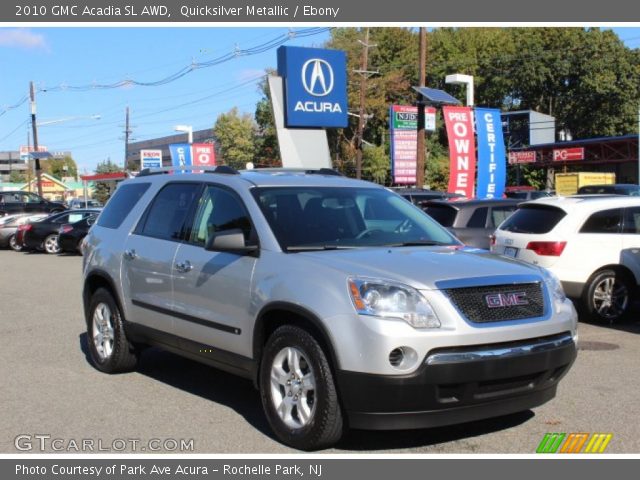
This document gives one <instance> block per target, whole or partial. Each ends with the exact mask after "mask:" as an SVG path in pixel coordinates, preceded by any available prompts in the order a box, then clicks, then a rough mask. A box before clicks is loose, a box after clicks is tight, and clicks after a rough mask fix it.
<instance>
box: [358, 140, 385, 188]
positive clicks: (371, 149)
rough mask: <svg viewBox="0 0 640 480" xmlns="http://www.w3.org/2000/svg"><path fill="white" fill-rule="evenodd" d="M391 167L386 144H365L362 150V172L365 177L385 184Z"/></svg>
mask: <svg viewBox="0 0 640 480" xmlns="http://www.w3.org/2000/svg"><path fill="white" fill-rule="evenodd" d="M389 168H390V162H389V155H388V154H387V152H386V151H385V148H384V145H382V146H379V147H375V146H368V145H365V147H364V149H363V151H362V173H363V174H364V175H363V177H364V178H365V179H367V180H372V181H374V182H376V183H379V184H381V185H384V184H385V182H386V180H387V176H388V174H389Z"/></svg>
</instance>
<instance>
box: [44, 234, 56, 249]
mask: <svg viewBox="0 0 640 480" xmlns="http://www.w3.org/2000/svg"><path fill="white" fill-rule="evenodd" d="M42 245H43V246H44V251H45V252H47V253H49V254H53V253H60V245H59V244H58V235H55V234H51V235H48V236H47V238H45V239H44V242H43V244H42Z"/></svg>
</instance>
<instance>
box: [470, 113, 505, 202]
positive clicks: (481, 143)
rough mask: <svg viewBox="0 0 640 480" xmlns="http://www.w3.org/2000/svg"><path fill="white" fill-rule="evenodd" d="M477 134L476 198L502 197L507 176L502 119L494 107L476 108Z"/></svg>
mask: <svg viewBox="0 0 640 480" xmlns="http://www.w3.org/2000/svg"><path fill="white" fill-rule="evenodd" d="M475 117H476V132H477V134H478V189H477V192H476V197H477V198H502V195H503V194H504V187H505V182H506V177H507V165H506V161H505V148H504V137H503V136H502V119H501V118H500V110H498V109H496V108H476V109H475Z"/></svg>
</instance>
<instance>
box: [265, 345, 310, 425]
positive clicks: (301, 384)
mask: <svg viewBox="0 0 640 480" xmlns="http://www.w3.org/2000/svg"><path fill="white" fill-rule="evenodd" d="M315 394H316V379H315V376H314V375H313V371H312V370H311V367H310V365H309V363H308V362H307V359H306V358H305V357H304V354H303V353H302V352H301V351H300V350H298V349H297V348H294V347H286V348H283V349H282V350H280V351H279V352H278V354H277V355H276V356H275V358H274V359H273V364H272V365H271V401H272V402H273V406H274V408H275V411H276V412H277V414H278V416H279V417H280V419H281V420H282V421H283V422H284V424H285V425H286V426H287V427H289V428H293V429H298V428H302V427H304V426H305V425H307V424H308V423H309V422H310V421H311V419H312V418H313V415H314V413H315V409H316V401H315V400H316V398H315V397H316V395H315Z"/></svg>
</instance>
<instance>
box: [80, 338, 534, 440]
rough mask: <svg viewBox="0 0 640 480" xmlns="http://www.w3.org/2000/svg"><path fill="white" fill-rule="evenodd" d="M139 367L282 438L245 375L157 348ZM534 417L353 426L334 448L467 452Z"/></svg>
mask: <svg viewBox="0 0 640 480" xmlns="http://www.w3.org/2000/svg"><path fill="white" fill-rule="evenodd" d="M79 341H80V348H81V349H82V352H83V353H84V355H85V358H86V360H87V362H88V363H90V364H91V363H92V362H91V358H90V356H89V355H90V354H89V348H88V344H87V334H86V333H82V334H80V335H79ZM136 372H137V373H139V374H142V375H146V376H147V377H150V378H153V379H154V380H158V381H160V382H163V383H165V384H167V385H170V386H172V387H175V388H179V389H180V390H183V391H185V392H187V393H190V394H192V395H198V396H199V397H202V398H205V399H207V400H210V401H212V402H215V403H218V404H220V405H224V406H226V407H228V408H230V409H232V410H234V411H235V412H237V413H238V414H239V415H241V416H242V417H243V418H244V419H245V420H246V421H247V422H248V423H249V424H250V425H251V426H252V427H254V428H255V429H256V430H258V431H259V432H260V433H262V434H264V435H265V436H267V437H269V438H271V439H272V440H274V441H276V442H277V441H278V440H277V439H276V437H275V436H274V435H273V433H272V431H271V427H270V426H269V424H268V422H267V420H266V418H265V416H264V413H263V411H262V403H261V400H260V394H259V393H258V391H257V390H256V389H255V388H254V387H253V384H252V383H251V382H250V381H248V380H246V379H243V378H240V377H238V376H236V375H232V374H230V373H226V372H223V371H221V370H217V369H216V368H213V367H209V366H207V365H204V364H201V363H198V362H196V361H192V360H189V359H186V358H183V357H181V356H179V355H175V354H173V353H171V352H167V351H164V350H161V349H159V348H148V349H146V350H144V352H143V353H142V355H141V356H140V361H139V363H138V367H137V369H136ZM533 417H534V413H533V412H532V411H531V410H527V411H524V412H519V413H516V414H513V415H507V416H503V417H498V418H493V419H487V420H480V421H476V422H471V423H465V424H461V425H452V426H447V427H439V428H431V429H420V430H393V431H368V430H350V431H348V432H347V434H346V435H345V436H344V437H343V439H342V440H341V441H340V442H339V443H338V444H337V445H336V446H335V447H334V449H335V450H338V451H340V450H350V451H371V450H390V449H407V448H415V447H427V446H435V445H438V444H440V443H448V442H452V441H457V440H461V441H464V442H465V445H464V447H462V446H461V449H462V448H464V449H465V451H466V450H469V449H471V450H473V445H472V444H471V443H472V442H471V440H470V439H471V438H472V437H475V436H479V435H484V434H487V433H492V432H496V431H499V430H504V429H508V428H511V427H514V426H516V425H520V424H522V423H525V422H526V421H528V420H530V419H531V418H533ZM436 449H437V447H436ZM434 453H435V452H434Z"/></svg>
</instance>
